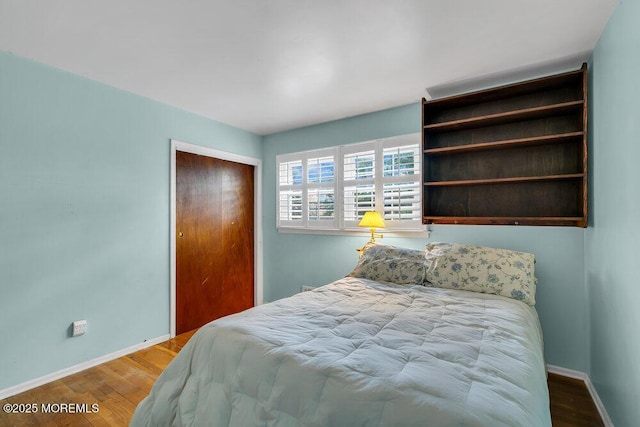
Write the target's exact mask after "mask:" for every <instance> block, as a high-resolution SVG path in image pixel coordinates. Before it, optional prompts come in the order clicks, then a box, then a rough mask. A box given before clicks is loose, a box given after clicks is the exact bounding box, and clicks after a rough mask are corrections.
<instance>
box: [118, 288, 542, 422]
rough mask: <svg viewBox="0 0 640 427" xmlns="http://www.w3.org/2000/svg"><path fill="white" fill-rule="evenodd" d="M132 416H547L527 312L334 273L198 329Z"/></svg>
mask: <svg viewBox="0 0 640 427" xmlns="http://www.w3.org/2000/svg"><path fill="white" fill-rule="evenodd" d="M131 425H133V426H151V425H153V426H163V425H177V426H181V425H210V426H242V427H247V426H298V425H303V426H527V427H531V426H550V425H551V418H550V411H549V396H548V389H547V382H546V370H545V363H544V358H543V349H542V333H541V329H540V324H539V321H538V317H537V314H536V311H535V309H534V308H533V307H531V306H529V305H527V304H524V303H523V302H520V301H516V300H513V299H508V298H504V297H501V296H496V295H487V294H481V293H474V292H468V291H460V290H449V289H439V288H430V287H425V286H419V285H396V284H391V283H384V282H375V281H371V280H367V279H357V278H351V277H348V278H344V279H341V280H338V281H336V282H334V283H331V284H329V285H326V286H322V287H320V288H316V289H315V290H313V291H310V292H303V293H300V294H297V295H294V296H292V297H289V298H285V299H282V300H279V301H275V302H272V303H269V304H265V305H261V306H258V307H254V308H252V309H249V310H247V311H244V312H241V313H238V314H235V315H231V316H227V317H224V318H221V319H218V320H215V321H213V322H211V323H209V324H207V325H205V326H203V327H202V328H201V329H200V330H199V331H198V332H197V333H196V334H195V335H194V336H193V337H192V338H191V340H190V341H189V343H188V344H187V345H186V346H185V347H184V348H183V349H182V351H181V352H180V353H179V354H178V355H177V356H176V358H175V359H174V360H173V361H172V363H170V365H169V366H168V367H167V368H166V370H165V371H164V372H163V373H162V374H161V375H160V377H159V378H158V380H157V381H156V383H155V385H154V386H153V388H152V390H151V392H150V394H149V396H148V397H146V398H145V399H144V400H143V401H142V402H141V403H140V404H139V405H138V408H137V410H136V412H135V414H134V416H133V419H132V421H131Z"/></svg>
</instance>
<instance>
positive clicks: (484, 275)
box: [425, 243, 536, 305]
mask: <svg viewBox="0 0 640 427" xmlns="http://www.w3.org/2000/svg"><path fill="white" fill-rule="evenodd" d="M426 251H427V252H426V259H427V262H428V263H429V268H428V270H427V272H426V281H425V285H426V286H433V287H438V288H448V289H461V290H466V291H473V292H482V293H487V294H495V295H502V296H505V297H508V298H513V299H517V300H520V301H523V302H525V303H527V304H529V305H535V303H536V301H535V294H536V279H535V277H534V262H535V258H534V255H533V254H530V253H526V252H517V251H511V250H507V249H494V248H488V247H484V246H473V245H466V244H456V243H430V244H428V245H427V247H426Z"/></svg>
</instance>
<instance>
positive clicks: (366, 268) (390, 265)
mask: <svg viewBox="0 0 640 427" xmlns="http://www.w3.org/2000/svg"><path fill="white" fill-rule="evenodd" d="M424 255H425V252H424V251H423V250H417V249H407V248H399V247H396V246H391V245H382V244H379V243H367V244H366V245H365V247H364V248H363V249H362V253H361V256H360V259H359V260H358V264H357V265H356V267H355V268H354V269H353V271H352V272H351V273H349V274H348V276H350V277H359V278H361V279H370V280H375V281H377V282H391V283H397V284H400V285H424V280H425V273H426V270H427V265H426V258H425V256H424Z"/></svg>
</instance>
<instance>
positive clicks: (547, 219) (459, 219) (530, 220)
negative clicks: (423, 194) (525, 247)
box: [422, 215, 585, 227]
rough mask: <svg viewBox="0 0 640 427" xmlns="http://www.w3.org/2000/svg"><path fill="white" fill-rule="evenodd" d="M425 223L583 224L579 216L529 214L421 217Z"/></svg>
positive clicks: (582, 219)
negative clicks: (520, 215) (521, 215)
mask: <svg viewBox="0 0 640 427" xmlns="http://www.w3.org/2000/svg"><path fill="white" fill-rule="evenodd" d="M422 220H423V222H424V223H426V224H476V225H477V224H483V225H557V226H566V225H577V226H581V227H583V226H584V224H585V223H584V221H585V220H584V218H583V217H581V216H529V217H502V216H486V217H485V216H432V215H426V216H423V217H422Z"/></svg>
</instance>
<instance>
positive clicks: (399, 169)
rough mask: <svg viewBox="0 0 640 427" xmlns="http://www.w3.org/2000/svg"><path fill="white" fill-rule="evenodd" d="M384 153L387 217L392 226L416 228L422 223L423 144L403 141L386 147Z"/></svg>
mask: <svg viewBox="0 0 640 427" xmlns="http://www.w3.org/2000/svg"><path fill="white" fill-rule="evenodd" d="M387 144H388V143H387ZM382 153H383V169H384V170H383V173H382V179H381V181H382V193H383V203H382V204H383V207H384V219H385V221H386V223H387V224H388V226H389V227H392V228H412V227H415V225H416V224H420V223H421V222H422V221H421V218H420V217H421V212H422V210H421V207H422V191H421V182H422V180H421V175H420V159H421V155H420V144H417V145H416V144H415V143H413V144H406V143H405V144H403V142H402V141H400V143H396V144H391V145H386V146H384V147H383V148H382Z"/></svg>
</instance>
